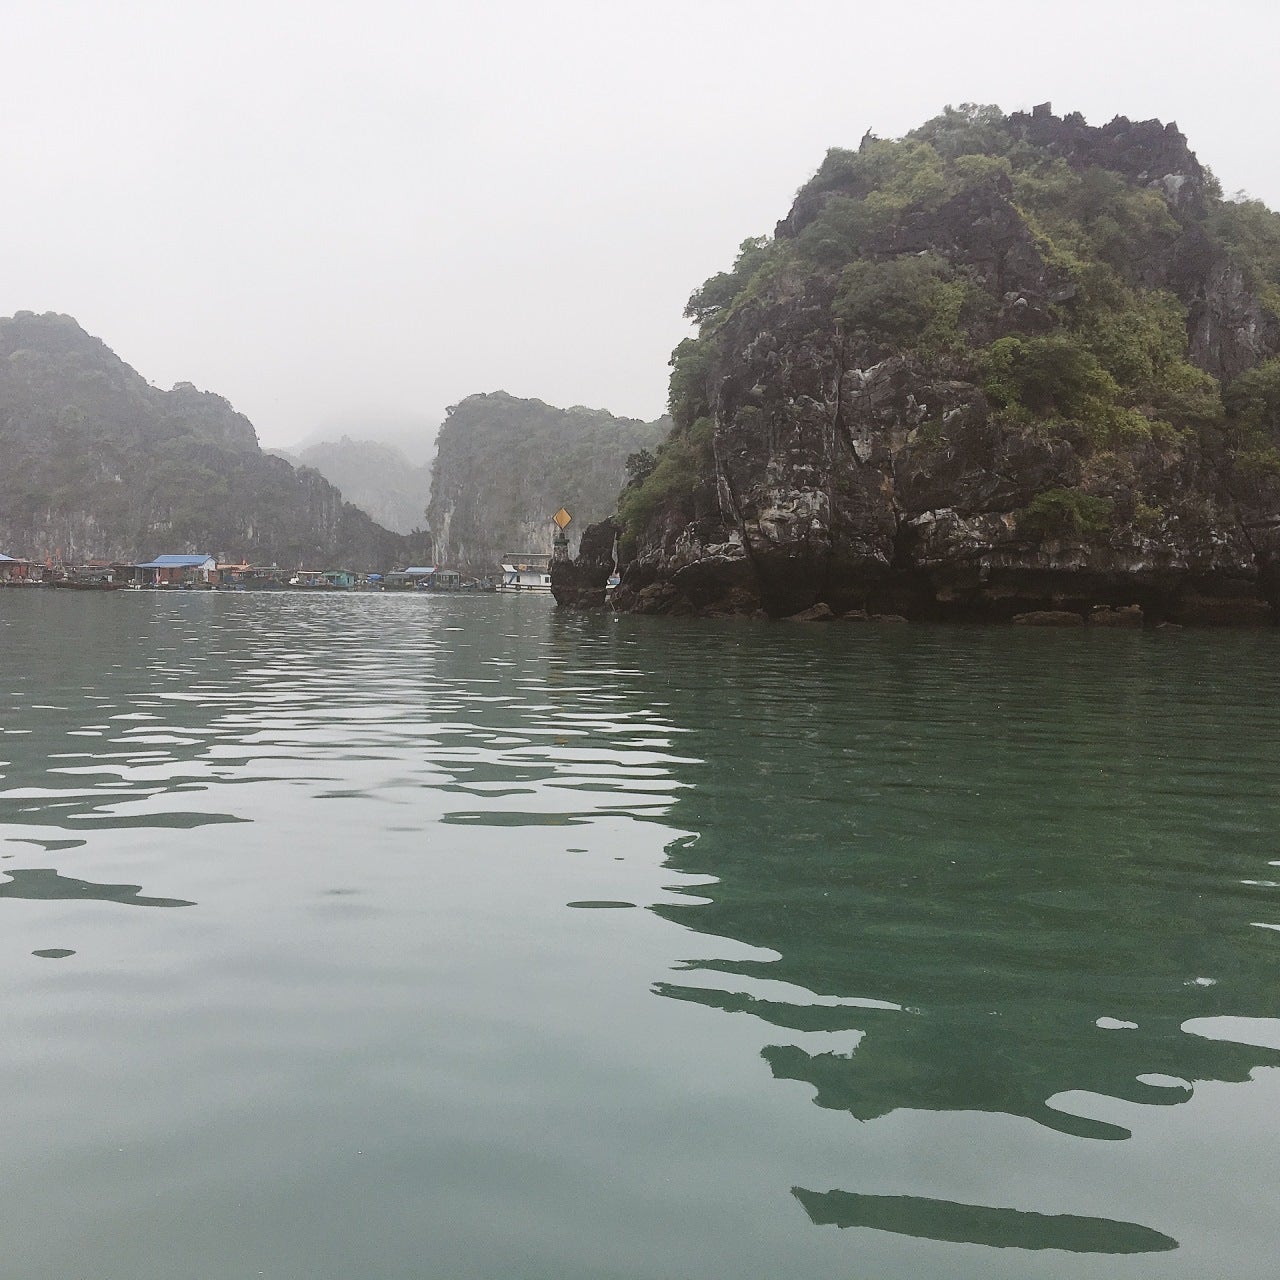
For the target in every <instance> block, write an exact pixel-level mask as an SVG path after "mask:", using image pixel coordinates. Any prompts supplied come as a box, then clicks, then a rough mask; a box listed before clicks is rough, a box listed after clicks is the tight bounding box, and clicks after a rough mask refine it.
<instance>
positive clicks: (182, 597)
mask: <svg viewBox="0 0 1280 1280" xmlns="http://www.w3.org/2000/svg"><path fill="white" fill-rule="evenodd" d="M69 596H70V593H61V592H20V591H0V675H2V676H3V679H0V1096H2V1097H3V1099H4V1106H3V1113H2V1117H3V1118H2V1119H0V1226H2V1230H0V1275H3V1276H4V1277H5V1278H6V1280H27V1278H28V1277H31V1278H35V1277H41V1278H43V1277H58V1278H59V1280H66V1278H69V1277H74V1278H76V1280H151V1278H153V1277H154V1278H156V1280H160V1278H163V1280H182V1278H186V1277H199V1278H202V1280H203V1278H205V1277H211V1278H222V1277H240V1276H248V1277H254V1276H266V1277H288V1278H290V1280H293V1278H295V1277H296V1278H298V1280H312V1278H315V1280H328V1278H330V1277H332V1278H334V1280H338V1278H342V1280H348V1278H351V1277H361V1278H369V1280H381V1278H383V1277H396V1278H399V1277H405V1278H408V1277H446V1278H451V1277H520V1278H521V1280H542V1278H543V1277H545V1278H547V1280H552V1278H555V1280H577V1278H583V1280H586V1278H591V1280H600V1278H604V1277H610V1278H611V1277H627V1278H629V1280H630V1278H636V1280H640V1278H643V1280H657V1278H659V1277H661V1278H662V1280H677V1278H700V1277H709V1278H718V1277H726V1278H732V1280H743V1278H746V1277H760V1278H762V1280H763V1278H769V1280H773V1278H775V1277H800V1278H807V1277H823V1278H824V1280H825V1278H826V1277H832V1276H848V1277H876V1278H879V1280H882V1278H896V1277H913V1278H914V1277H925V1278H931V1277H946V1278H947V1280H955V1278H963V1277H974V1278H977V1277H983V1278H986V1277H1010V1278H1012V1277H1018V1278H1019V1280H1021V1278H1024V1277H1032V1278H1036V1277H1070V1278H1072V1280H1075V1278H1077V1277H1078V1278H1081V1280H1084V1278H1086V1277H1088V1278H1098V1280H1102V1278H1103V1277H1105V1278H1106V1280H1129V1278H1132V1280H1138V1278H1140V1277H1142V1278H1145V1277H1160V1278H1164V1277H1188V1278H1191V1277H1194V1278H1196V1280H1204V1278H1206V1277H1232V1278H1233V1280H1248V1278H1252V1277H1259V1278H1261V1277H1268V1278H1269V1277H1271V1276H1273V1275H1274V1274H1275V1267H1276V1256H1277V1243H1278V1241H1280V1228H1278V1227H1277V1214H1276V1206H1277V1204H1280V1142H1278V1141H1277V1137H1278V1136H1280V1135H1278V1130H1280V1121H1278V1120H1277V1117H1278V1116H1280V984H1278V983H1277V974H1278V972H1280V969H1278V965H1277V962H1278V961H1280V889H1278V888H1277V885H1278V884H1280V637H1278V636H1276V635H1273V634H1260V633H1252V634H1245V633H1235V634H1218V635H1207V634H1195V633H1191V632H1184V633H1179V634H1163V633H1162V634H1157V635H1145V634H1131V633H1114V634H1113V633H1107V634H1082V633H1078V632H1030V633H1026V632H1018V631H1013V630H977V629H975V630H963V629H932V628H916V627H899V628H873V627H863V628H857V627H847V628H839V629H837V628H826V629H823V628H800V627H787V626H782V625H779V626H757V625H755V624H716V625H713V624H688V623H680V624H674V625H673V624H671V623H663V622H661V621H657V620H652V619H643V618H622V619H613V618H610V617H606V616H593V617H566V616H561V615H559V614H557V612H556V611H555V610H554V608H552V607H551V605H550V602H549V601H546V600H535V599H528V598H525V599H519V598H515V599H512V598H503V597H480V598H464V597H453V598H448V597H446V598H439V599H430V598H428V599H419V598H413V597H403V596H365V595H354V596H343V597H339V598H332V597H317V596H290V595H224V594H216V595H215V594H201V593H191V594H186V593H172V594H169V593H151V592H120V593H116V594H115V595H102V596H80V595H77V596H75V597H74V598H69Z"/></svg>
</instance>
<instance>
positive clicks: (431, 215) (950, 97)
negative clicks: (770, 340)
mask: <svg viewBox="0 0 1280 1280" xmlns="http://www.w3.org/2000/svg"><path fill="white" fill-rule="evenodd" d="M0 33H2V35H0V119H2V120H3V121H4V125H3V128H2V129H0V182H2V184H3V185H2V187H0V189H2V190H3V192H4V200H3V205H2V206H0V249H2V253H3V257H2V260H0V261H2V266H0V314H6V315H7V314H11V313H12V312H13V311H16V310H21V309H28V310H34V311H50V310H52V311H63V312H68V313H70V314H71V315H74V316H75V317H76V318H77V319H78V320H79V321H80V322H81V324H83V325H84V327H85V328H86V329H88V330H89V331H90V332H92V333H95V334H97V335H98V336H99V337H101V338H103V339H104V340H105V341H106V342H107V344H108V345H109V346H111V347H112V348H113V349H114V350H115V351H117V352H118V353H119V354H120V356H121V357H122V358H123V359H125V360H126V361H128V362H129V363H130V364H132V365H133V366H134V367H135V368H136V369H138V371H139V372H140V373H142V374H143V375H144V376H146V377H148V378H150V379H152V380H153V381H155V382H156V383H158V384H159V385H162V386H168V385H170V384H171V383H173V382H175V381H179V380H187V381H191V382H195V383H196V384H197V385H198V386H200V387H203V388H207V389H210V390H214V391H218V392H220V393H221V394H223V395H225V396H227V397H228V398H229V399H230V400H231V401H232V403H233V404H234V405H235V406H236V407H237V408H238V409H240V410H241V411H242V412H244V413H246V414H248V416H249V417H250V418H251V419H252V420H253V422H254V423H255V425H256V426H257V428H258V433H259V435H260V437H261V439H262V440H263V442H264V443H265V444H268V445H287V444H290V443H293V442H295V441H299V440H301V439H303V438H304V437H307V436H309V435H313V434H315V433H317V432H318V433H320V434H334V433H336V432H337V431H339V430H346V431H348V432H349V433H351V434H354V435H360V434H367V435H377V434H382V433H384V431H385V430H386V429H390V428H394V427H399V426H404V425H407V424H411V423H416V424H420V425H421V427H422V428H423V429H429V428H433V427H434V425H435V424H436V423H438V422H439V420H440V418H441V416H442V414H443V410H444V407H445V406H446V405H448V404H451V403H453V402H455V401H457V400H459V399H461V398H462V397H463V396H465V395H468V394H469V393H471V392H473V391H489V390H495V389H498V388H503V389H505V390H508V391H510V392H512V393H513V394H516V395H524V396H538V397H540V398H541V399H544V400H547V401H549V402H551V403H554V404H562V405H568V404H588V405H592V406H600V407H604V408H608V409H611V410H613V411H614V412H615V413H621V414H628V415H634V416H637V417H646V418H648V417H654V416H656V415H657V414H658V413H660V412H662V410H663V408H664V403H665V397H666V376H667V363H666V362H667V358H668V355H669V353H670V350H671V348H672V347H673V346H674V345H675V343H676V342H678V341H679V340H680V338H681V337H683V336H684V334H685V333H686V332H687V326H686V324H685V322H684V321H683V320H682V319H681V311H682V309H683V306H684V302H685V299H686V298H687V297H688V295H689V294H690V292H692V290H693V289H694V288H695V287H696V286H697V285H698V284H699V283H700V282H701V281H702V280H703V279H704V278H705V277H706V276H708V275H710V274H711V273H713V272H714V271H717V270H720V269H721V268H723V267H725V266H726V265H728V263H729V262H730V261H731V259H732V258H733V255H734V252H735V249H736V246H737V244H738V243H739V241H741V240H742V239H743V238H744V237H746V236H749V235H757V234H761V233H764V232H767V231H770V230H772V227H773V224H774V223H775V222H776V221H777V219H778V218H780V217H782V216H783V215H784V214H785V213H786V210H787V207H788V205H789V203H790V200H791V197H792V196H793V194H794V192H795V189H796V188H797V187H798V186H799V185H800V184H801V183H802V182H803V181H804V180H805V179H806V178H807V177H808V176H809V174H810V173H811V172H812V171H813V170H814V169H815V168H816V167H817V165H818V163H819V161H820V160H821V159H822V156H823V154H824V152H825V151H826V149H827V148H828V147H830V146H856V145H857V143H858V140H859V138H860V137H861V136H862V134H863V132H864V131H865V130H866V129H868V128H873V129H874V130H875V131H876V132H877V133H878V134H880V135H881V136H882V137H889V136H894V135H897V134H900V133H902V132H904V131H906V130H907V129H910V128H911V127H913V126H914V125H916V124H918V123H920V122H921V121H923V120H925V119H927V118H928V117H929V116H931V115H933V114H935V113H936V112H937V111H938V110H940V109H941V107H942V106H943V105H944V104H946V103H959V102H964V101H979V102H996V103H999V104H1000V105H1001V106H1002V107H1004V108H1005V109H1006V110H1014V109H1017V108H1026V107H1029V106H1030V105H1032V104H1034V103H1036V102H1041V101H1045V100H1052V102H1053V104H1054V108H1055V110H1057V111H1059V112H1063V111H1068V110H1081V111H1083V112H1084V113H1085V115H1086V116H1087V117H1088V119H1089V120H1090V121H1091V122H1093V123H1102V122H1104V121H1106V120H1108V119H1110V118H1111V117H1112V116H1114V115H1117V114H1124V115H1128V116H1131V117H1134V118H1146V117H1149V116H1159V117H1161V118H1162V119H1165V120H1169V119H1174V120H1176V121H1177V122H1178V124H1179V125H1180V126H1181V127H1182V129H1183V130H1184V132H1186V133H1187V134H1188V136H1189V137H1190V139H1191V144H1192V146H1193V147H1194V148H1195V149H1196V150H1197V152H1198V154H1199V156H1200V158H1201V160H1202V161H1204V162H1205V163H1206V164H1208V165H1209V166H1210V167H1211V168H1212V169H1213V170H1214V171H1215V172H1216V173H1217V174H1218V176H1219V178H1220V179H1221V180H1222V182H1223V185H1224V186H1225V187H1226V188H1227V190H1229V191H1231V190H1235V189H1237V188H1244V189H1246V190H1248V191H1249V192H1250V193H1251V194H1253V195H1256V196H1258V197H1261V198H1262V199H1265V200H1266V201H1267V203H1268V204H1270V205H1271V206H1272V207H1278V206H1280V146H1277V142H1278V141H1280V139H1278V137H1277V134H1278V132H1280V126H1278V124H1277V121H1278V120H1280V113H1278V112H1277V105H1278V103H1277V97H1278V95H1277V90H1276V67H1277V65H1278V55H1280V3H1277V2H1276V0H1220V2H1219V3H1217V4H1210V3H1208V2H1207V0H1204V2H1200V3H1186V2H1180V0H1165V2H1164V3H1158V4H1157V3H1147V2H1145V0H1107V2H1106V3H1095V2H1093V0H1054V2H1053V3H1040V2H1039V0H1018V2H1016V3H1010V2H1008V0H968V2H967V3H963V4H961V3H956V2H955V0H900V2H899V3H897V4H889V3H872V4H864V3H860V2H859V0H844V2H843V3H833V2H829V0H792V2H790V3H788V2H786V0H774V3H769V4H765V3H755V2H754V0H736V2H728V0H681V2H679V3H670V2H668V0H643V2H636V3H609V2H608V0H563V2H560V3H539V2H538V0H525V2H522V3H516V2H513V0H506V2H499V0H493V2H491V3H483V2H476V0H472V2H471V3H456V4H455V3H430V0H414V2H413V3H398V2H396V0H363V2H362V3H339V2H337V0H306V2H302V0H298V2H296V3H280V2H279V0H252V2H248V3H246V2H242V0H218V2H216V3H213V2H208V3H184V2H183V0H165V2H163V3H143V2H140V0H111V2H110V3H107V2H106V0H80V2H76V0H40V2H39V3H33V2H32V0H20V2H19V0H0Z"/></svg>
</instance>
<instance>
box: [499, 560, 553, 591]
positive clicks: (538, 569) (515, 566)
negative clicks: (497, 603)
mask: <svg viewBox="0 0 1280 1280" xmlns="http://www.w3.org/2000/svg"><path fill="white" fill-rule="evenodd" d="M498 590H499V591H542V592H544V593H545V592H550V590H551V557H550V556H548V555H542V554H540V553H537V552H527V553H522V554H520V555H508V556H507V557H506V558H505V559H504V560H503V561H502V578H501V580H500V581H499V582H498Z"/></svg>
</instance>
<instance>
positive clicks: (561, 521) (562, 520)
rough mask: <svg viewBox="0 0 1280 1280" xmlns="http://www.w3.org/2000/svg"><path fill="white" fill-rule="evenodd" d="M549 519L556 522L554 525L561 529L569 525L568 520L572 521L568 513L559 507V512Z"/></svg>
mask: <svg viewBox="0 0 1280 1280" xmlns="http://www.w3.org/2000/svg"><path fill="white" fill-rule="evenodd" d="M551 518H552V519H553V520H554V521H555V522H556V524H558V525H559V526H560V527H561V528H562V529H563V528H564V527H565V525H567V524H568V523H569V521H570V520H572V519H573V517H572V516H571V515H570V514H569V513H568V512H567V511H566V510H565V509H564V508H563V507H561V508H560V510H559V511H557V512H556V513H555V515H553V516H552V517H551Z"/></svg>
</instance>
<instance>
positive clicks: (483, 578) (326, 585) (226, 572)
mask: <svg viewBox="0 0 1280 1280" xmlns="http://www.w3.org/2000/svg"><path fill="white" fill-rule="evenodd" d="M550 565H551V556H550V555H547V554H542V553H538V552H522V553H520V554H518V555H510V556H506V557H504V559H503V562H502V567H501V568H502V571H501V573H496V574H484V575H480V576H476V575H471V574H464V573H461V572H459V571H458V570H456V569H447V568H443V567H441V566H439V565H411V566H409V567H407V568H404V569H397V570H395V571H393V572H390V573H369V572H362V571H358V570H354V569H307V568H298V569H282V568H280V566H279V565H274V564H272V565H255V564H248V563H236V564H228V563H226V562H223V561H219V560H218V558H217V557H216V556H213V555H208V554H205V553H203V552H195V553H185V552H184V553H165V554H162V555H158V556H156V557H155V558H154V559H152V560H148V561H145V562H143V563H140V564H132V563H128V562H123V561H107V560H86V561H84V562H83V563H79V564H68V563H65V562H63V561H54V560H52V559H50V560H47V561H45V562H43V563H39V562H35V561H32V560H29V559H24V558H23V557H21V556H9V555H5V554H3V553H0V587H23V588H32V587H52V588H61V589H65V590H72V591H119V590H122V589H133V590H142V589H149V590H156V591H416V592H427V591H438V592H439V591H448V592H457V591H472V592H476V591H481V592H496V591H520V592H538V593H541V594H550V591H551V577H550Z"/></svg>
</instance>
